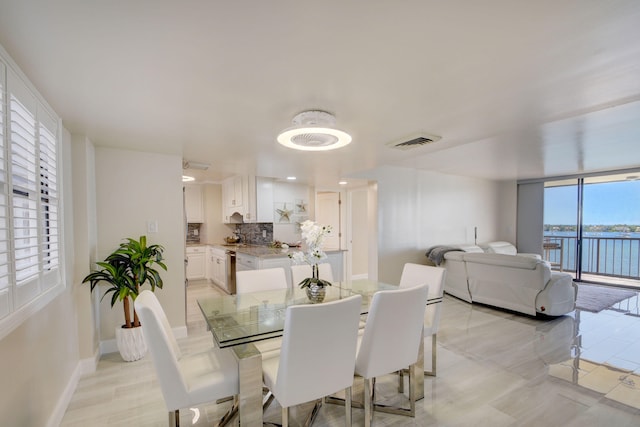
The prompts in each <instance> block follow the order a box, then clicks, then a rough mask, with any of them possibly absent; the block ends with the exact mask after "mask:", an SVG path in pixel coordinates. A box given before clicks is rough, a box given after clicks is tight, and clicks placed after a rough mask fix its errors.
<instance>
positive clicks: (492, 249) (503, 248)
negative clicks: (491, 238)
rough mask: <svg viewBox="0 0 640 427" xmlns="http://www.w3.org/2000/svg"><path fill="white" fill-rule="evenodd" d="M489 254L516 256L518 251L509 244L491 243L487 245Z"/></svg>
mask: <svg viewBox="0 0 640 427" xmlns="http://www.w3.org/2000/svg"><path fill="white" fill-rule="evenodd" d="M486 252H487V253H489V254H505V255H516V254H517V253H518V250H517V249H516V247H515V246H513V245H512V244H511V243H509V242H489V243H487V250H486Z"/></svg>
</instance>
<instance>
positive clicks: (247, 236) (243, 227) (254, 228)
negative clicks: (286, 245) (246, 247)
mask: <svg viewBox="0 0 640 427" xmlns="http://www.w3.org/2000/svg"><path fill="white" fill-rule="evenodd" d="M263 232H264V236H263ZM236 233H237V234H238V235H239V236H240V242H242V243H246V244H250V245H268V244H269V243H271V242H273V223H271V222H256V223H246V224H238V225H236Z"/></svg>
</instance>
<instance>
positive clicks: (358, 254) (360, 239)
mask: <svg viewBox="0 0 640 427" xmlns="http://www.w3.org/2000/svg"><path fill="white" fill-rule="evenodd" d="M368 196H369V189H368V188H366V187H364V188H359V189H354V190H351V191H349V193H348V198H349V209H350V212H349V218H351V221H350V224H351V227H350V230H349V231H350V236H349V240H350V241H349V244H348V246H347V247H348V248H349V253H348V256H349V257H351V273H350V274H351V276H352V277H356V278H366V277H368V276H369V252H368V247H369V240H370V239H369V230H368V228H367V220H366V219H367V212H368Z"/></svg>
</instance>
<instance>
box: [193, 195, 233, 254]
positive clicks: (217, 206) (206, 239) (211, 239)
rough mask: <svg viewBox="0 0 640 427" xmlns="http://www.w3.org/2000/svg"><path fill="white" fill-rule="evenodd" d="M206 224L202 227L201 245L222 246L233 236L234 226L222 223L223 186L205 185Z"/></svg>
mask: <svg viewBox="0 0 640 427" xmlns="http://www.w3.org/2000/svg"><path fill="white" fill-rule="evenodd" d="M202 194H203V197H204V216H205V218H204V223H203V224H202V226H201V227H200V233H201V235H200V243H205V244H214V245H215V244H220V243H222V242H224V238H225V237H227V236H231V234H232V233H233V231H234V230H235V227H234V226H230V225H226V224H224V223H223V222H222V185H220V184H203V185H202Z"/></svg>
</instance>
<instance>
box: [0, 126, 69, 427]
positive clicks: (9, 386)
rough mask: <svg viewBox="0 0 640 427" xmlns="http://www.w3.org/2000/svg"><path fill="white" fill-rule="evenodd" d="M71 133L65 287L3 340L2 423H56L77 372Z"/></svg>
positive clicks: (65, 154) (65, 175) (65, 179)
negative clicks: (73, 282)
mask: <svg viewBox="0 0 640 427" xmlns="http://www.w3.org/2000/svg"><path fill="white" fill-rule="evenodd" d="M70 139H71V137H70V135H69V133H68V132H66V131H63V137H62V141H61V144H62V159H63V160H62V168H61V173H62V175H61V179H62V190H63V191H62V196H63V199H62V200H63V211H64V215H65V217H64V225H63V230H64V236H63V237H64V244H65V253H64V254H63V257H64V258H63V259H64V265H63V268H64V269H65V271H66V274H65V275H64V276H65V279H66V289H65V290H64V291H63V292H62V293H61V294H60V295H58V296H57V297H56V298H55V299H54V300H53V301H51V302H50V303H49V304H47V305H46V306H45V307H44V308H42V309H41V310H40V311H38V312H37V313H35V314H34V315H32V316H31V317H30V318H29V319H27V320H26V321H25V322H24V323H22V324H21V325H20V326H19V327H18V328H16V329H15V330H14V331H12V332H11V333H10V334H9V335H7V336H6V337H4V338H3V339H2V340H0V360H1V361H2V366H3V370H2V387H0V420H2V421H1V422H0V423H1V424H2V425H3V426H47V425H52V426H53V425H57V422H59V420H60V419H61V418H62V415H63V414H64V411H65V409H66V404H67V402H68V399H69V398H70V396H71V393H73V391H74V388H75V384H76V382H77V379H78V377H79V371H78V361H79V355H78V341H77V329H76V324H77V310H76V306H75V299H74V290H75V288H74V286H73V284H72V282H71V279H72V277H73V263H74V262H75V259H74V244H73V238H74V233H73V220H74V218H73V209H72V201H73V197H72V192H71V179H72V175H71V153H70Z"/></svg>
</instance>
